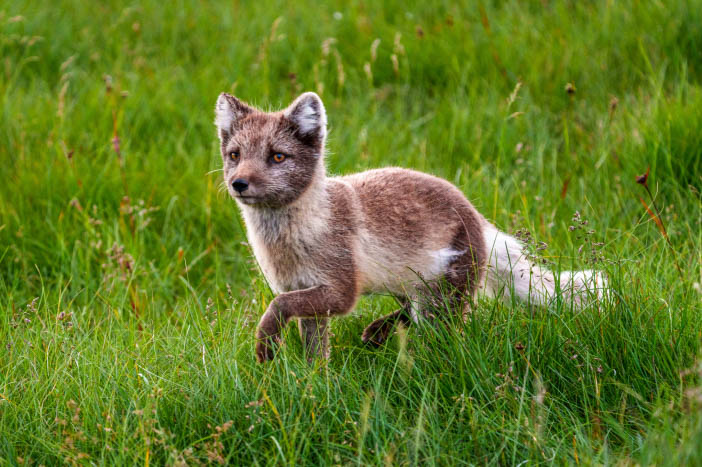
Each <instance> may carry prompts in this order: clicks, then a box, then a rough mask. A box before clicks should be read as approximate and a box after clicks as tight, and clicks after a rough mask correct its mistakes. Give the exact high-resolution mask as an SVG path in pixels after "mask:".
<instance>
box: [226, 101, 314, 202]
mask: <svg viewBox="0 0 702 467" xmlns="http://www.w3.org/2000/svg"><path fill="white" fill-rule="evenodd" d="M215 116H216V118H215V125H216V126H217V131H218V134H219V140H220V142H221V151H222V160H223V162H224V183H225V184H226V186H227V190H228V191H229V194H230V195H231V196H232V197H233V198H234V199H235V200H237V201H238V202H240V203H242V204H245V205H249V206H252V207H269V208H279V207H283V206H287V205H289V204H290V203H292V202H294V201H295V200H296V199H298V198H299V197H300V196H301V195H302V194H303V193H304V192H305V190H307V189H308V188H309V187H310V186H311V185H312V184H313V183H314V182H315V181H318V180H319V179H320V178H323V177H324V160H323V159H324V140H325V136H326V132H327V116H326V112H325V110H324V105H323V104H322V100H321V99H320V98H319V96H318V95H317V94H315V93H313V92H306V93H304V94H302V95H301V96H299V97H298V98H297V99H295V101H294V102H293V103H292V104H290V106H288V107H287V108H286V109H284V110H281V111H278V112H271V113H269V112H263V111H261V110H258V109H256V108H254V107H252V106H250V105H248V104H246V103H244V102H242V101H240V100H239V99H237V98H236V97H234V96H231V95H229V94H226V93H222V94H220V95H219V98H218V99H217V104H216V105H215Z"/></svg>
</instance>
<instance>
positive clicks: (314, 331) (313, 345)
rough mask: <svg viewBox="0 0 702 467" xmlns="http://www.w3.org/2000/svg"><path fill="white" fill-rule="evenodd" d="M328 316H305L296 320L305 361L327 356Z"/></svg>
mask: <svg viewBox="0 0 702 467" xmlns="http://www.w3.org/2000/svg"><path fill="white" fill-rule="evenodd" d="M328 326H329V318H307V319H300V320H298V327H299V329H300V338H301V339H302V345H303V347H304V348H305V356H306V357H307V361H308V362H309V363H312V362H313V361H314V359H315V358H324V359H327V358H329V331H328Z"/></svg>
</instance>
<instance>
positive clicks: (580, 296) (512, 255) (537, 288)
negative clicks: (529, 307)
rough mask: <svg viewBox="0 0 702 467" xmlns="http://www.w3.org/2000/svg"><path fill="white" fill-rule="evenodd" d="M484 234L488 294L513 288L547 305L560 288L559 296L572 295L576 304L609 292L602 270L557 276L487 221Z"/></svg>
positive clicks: (527, 298)
mask: <svg viewBox="0 0 702 467" xmlns="http://www.w3.org/2000/svg"><path fill="white" fill-rule="evenodd" d="M484 235H485V243H486V246H487V250H488V251H487V252H488V257H489V260H488V272H487V275H486V282H485V284H483V285H482V287H481V289H482V292H483V293H485V294H487V295H490V296H500V295H501V296H502V297H503V298H505V299H508V298H509V297H510V295H511V293H512V292H513V293H514V295H515V296H516V297H517V298H519V299H520V300H523V301H530V302H531V303H533V304H535V305H541V306H546V305H548V303H549V302H550V301H551V300H552V299H553V298H554V297H555V296H556V289H557V288H559V289H560V291H561V294H562V296H563V297H564V298H566V299H568V298H570V299H572V300H573V304H574V305H575V307H576V308H582V307H584V306H586V305H587V304H589V303H591V302H592V301H593V300H594V301H596V300H599V299H602V298H605V297H607V296H608V295H609V293H608V289H607V280H606V278H605V276H604V273H602V272H598V271H575V272H573V271H564V272H562V273H561V274H560V275H559V276H558V278H556V277H554V275H553V273H552V272H551V271H549V270H547V269H543V268H541V267H540V266H538V265H536V264H532V263H531V261H529V259H528V258H527V257H526V255H525V254H524V251H523V250H524V247H523V245H522V243H521V242H520V241H519V240H517V239H516V238H514V237H511V236H509V235H507V234H506V233H504V232H500V231H499V230H497V228H496V227H495V226H493V225H491V224H489V223H486V224H485V226H484ZM557 280H558V284H556V281H557Z"/></svg>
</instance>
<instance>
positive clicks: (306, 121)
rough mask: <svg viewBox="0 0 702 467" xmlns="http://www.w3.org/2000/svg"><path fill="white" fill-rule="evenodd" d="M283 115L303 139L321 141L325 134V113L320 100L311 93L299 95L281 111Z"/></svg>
mask: <svg viewBox="0 0 702 467" xmlns="http://www.w3.org/2000/svg"><path fill="white" fill-rule="evenodd" d="M283 115H285V118H287V119H288V120H290V122H292V123H293V125H295V127H296V129H297V132H298V134H299V135H300V136H302V137H303V138H312V139H315V140H322V139H323V138H324V136H325V135H326V134H327V112H326V111H325V110H324V104H322V99H320V98H319V96H318V95H317V94H315V93H313V92H306V93H304V94H302V95H300V97H298V98H297V99H295V101H294V102H293V103H292V104H290V106H289V107H288V108H287V109H285V110H284V111H283Z"/></svg>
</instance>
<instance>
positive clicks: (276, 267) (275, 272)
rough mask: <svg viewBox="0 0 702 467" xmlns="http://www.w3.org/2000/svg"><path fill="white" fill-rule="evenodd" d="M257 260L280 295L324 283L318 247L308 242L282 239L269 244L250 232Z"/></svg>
mask: <svg viewBox="0 0 702 467" xmlns="http://www.w3.org/2000/svg"><path fill="white" fill-rule="evenodd" d="M249 242H250V244H251V246H252V249H253V253H254V256H255V257H256V261H257V262H258V265H259V266H260V268H261V271H262V272H263V275H264V276H265V278H266V280H267V281H268V283H269V284H270V286H271V289H273V291H274V292H275V293H276V294H279V293H282V292H289V291H291V290H300V289H306V288H308V287H313V286H315V285H319V284H320V283H322V273H321V271H320V267H319V266H320V265H319V257H318V255H317V254H316V252H315V250H318V248H319V247H318V246H315V245H314V244H312V243H310V242H309V241H306V240H305V239H296V240H295V241H285V240H280V241H278V242H274V243H272V244H271V243H269V242H265V241H263V239H261V238H258V237H257V236H256V235H250V238H249Z"/></svg>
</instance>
